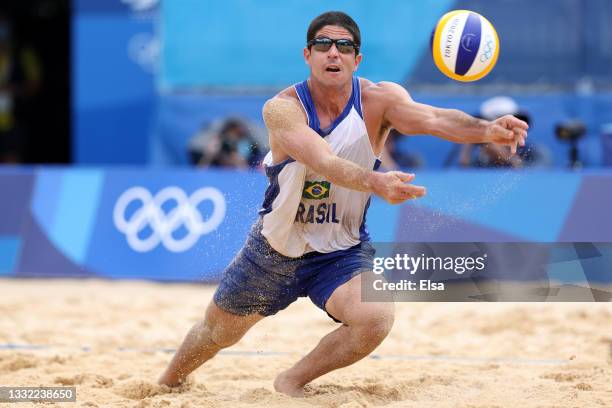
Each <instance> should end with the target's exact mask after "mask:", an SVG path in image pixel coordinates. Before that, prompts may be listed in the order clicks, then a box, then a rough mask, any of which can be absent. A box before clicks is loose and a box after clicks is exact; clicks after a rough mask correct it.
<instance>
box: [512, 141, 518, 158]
mask: <svg viewBox="0 0 612 408" xmlns="http://www.w3.org/2000/svg"><path fill="white" fill-rule="evenodd" d="M516 144H517V142H516V141H514V142H513V143H512V144H511V145H510V152H511V153H512V154H513V155H515V154H516Z"/></svg>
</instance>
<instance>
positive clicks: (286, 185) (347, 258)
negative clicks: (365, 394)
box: [159, 12, 528, 396]
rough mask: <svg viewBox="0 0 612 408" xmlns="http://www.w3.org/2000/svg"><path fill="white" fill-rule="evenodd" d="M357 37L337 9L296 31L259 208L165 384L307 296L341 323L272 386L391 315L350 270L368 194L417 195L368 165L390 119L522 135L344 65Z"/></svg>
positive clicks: (305, 378)
mask: <svg viewBox="0 0 612 408" xmlns="http://www.w3.org/2000/svg"><path fill="white" fill-rule="evenodd" d="M360 44H361V36H360V32H359V28H358V27H357V24H355V22H354V21H353V19H351V18H350V17H349V16H348V15H346V14H344V13H340V12H328V13H324V14H322V15H320V16H318V17H317V18H315V19H314V20H313V21H312V23H311V24H310V26H309V28H308V32H307V45H306V47H305V48H304V59H305V61H306V63H307V64H308V65H309V66H310V78H309V79H308V80H306V81H304V82H302V83H299V84H297V85H294V86H291V87H289V88H287V89H285V90H283V91H282V92H280V93H279V94H278V95H276V96H275V97H274V98H272V99H270V100H269V101H267V102H266V104H265V105H264V107H263V117H264V121H265V123H266V126H267V128H268V131H269V137H270V146H271V151H270V153H269V154H268V155H267V156H266V158H265V159H264V166H265V170H266V174H267V176H268V178H269V180H270V184H269V186H268V189H267V190H266V193H265V197H264V200H263V205H262V208H261V210H260V211H259V214H260V217H259V219H258V221H257V222H256V223H255V225H254V226H253V228H252V230H251V232H250V233H249V235H248V238H247V240H246V243H245V244H244V247H243V248H242V249H241V250H240V252H239V253H238V254H237V255H236V258H235V259H234V260H233V261H232V263H231V264H230V265H229V266H228V267H227V269H226V270H225V272H224V274H223V277H222V279H221V283H220V284H219V287H218V288H217V291H216V293H215V295H214V299H213V301H211V302H210V304H209V306H208V309H207V311H206V315H205V317H204V320H203V321H201V322H199V323H197V324H196V325H195V326H194V327H193V328H192V329H191V331H190V332H189V333H188V334H187V336H186V338H185V340H184V341H183V344H182V345H181V347H180V348H179V350H178V351H177V352H176V354H175V356H174V358H173V359H172V361H171V362H170V365H169V366H168V368H167V369H166V371H165V372H164V373H163V375H162V376H161V378H160V380H159V382H160V383H161V384H166V385H170V386H175V385H178V384H180V383H181V382H182V381H183V380H184V379H185V377H186V376H187V375H188V374H189V373H191V372H192V371H193V370H195V369H196V368H197V367H199V366H200V365H202V364H203V363H204V362H205V361H207V360H209V359H210V358H212V357H213V356H214V355H215V354H216V353H217V352H218V351H219V350H221V349H223V348H225V347H229V346H231V345H232V344H234V343H236V342H237V341H238V340H239V339H240V338H241V337H242V336H243V335H244V334H245V333H246V332H247V330H249V328H250V327H252V326H253V325H254V324H255V323H256V322H258V321H259V320H261V319H263V318H264V317H265V316H270V315H273V314H275V313H277V312H278V311H280V310H282V309H284V308H286V307H287V306H288V305H289V304H291V303H292V302H294V301H295V300H296V299H297V298H298V297H300V296H309V297H310V299H311V300H312V301H313V303H315V304H316V305H317V306H318V307H319V308H321V309H322V310H324V311H326V312H327V313H328V314H329V315H330V317H332V318H333V319H334V320H336V321H339V322H341V323H342V324H341V325H340V327H338V328H337V329H335V330H334V331H332V332H331V333H329V334H328V335H326V336H325V337H323V339H321V341H320V342H319V344H318V345H317V346H316V347H315V348H314V349H313V350H312V351H311V352H310V353H309V354H308V355H306V356H305V357H304V358H302V359H301V360H300V361H299V362H297V363H296V364H295V365H294V366H293V367H291V368H290V369H288V370H287V371H284V372H283V373H281V374H279V375H278V377H277V378H276V380H275V382H274V387H275V389H276V390H277V391H279V392H283V393H286V394H289V395H292V396H301V395H302V394H303V387H304V385H305V384H307V383H308V382H310V381H312V380H314V379H315V378H317V377H320V376H321V375H323V374H326V373H328V372H330V371H332V370H335V369H337V368H340V367H345V366H348V365H350V364H352V363H354V362H356V361H358V360H360V359H362V358H364V357H365V356H367V355H368V354H370V353H371V352H372V351H373V350H374V349H375V348H376V347H377V346H378V345H379V344H380V343H381V342H382V341H383V339H384V338H385V337H386V336H387V334H388V333H389V331H390V330H391V326H392V325H393V313H394V307H393V304H392V303H384V302H381V303H365V302H362V301H361V277H360V273H361V272H364V271H369V270H371V269H372V264H373V255H374V250H373V249H372V247H371V245H369V243H368V233H367V230H366V228H365V225H364V222H365V214H366V211H367V208H368V204H369V200H370V195H371V194H372V193H374V194H377V195H378V196H380V197H382V198H383V199H385V200H386V201H388V202H389V203H391V204H399V203H402V202H404V201H406V200H409V199H414V198H418V197H421V196H423V195H424V194H425V188H424V187H420V186H416V185H413V184H410V183H411V181H412V180H413V179H414V175H413V174H407V173H403V172H399V171H390V172H387V173H382V172H377V171H375V170H376V169H377V167H378V165H379V164H380V161H379V160H378V159H377V157H378V156H379V155H380V152H381V150H382V148H383V145H384V143H385V139H386V137H387V134H388V133H389V130H390V129H392V128H394V129H397V130H398V131H399V132H401V133H403V134H432V135H436V136H439V137H441V138H443V139H446V140H450V141H453V142H458V143H497V144H500V145H505V146H510V147H511V149H512V151H513V152H515V150H516V147H517V145H523V144H524V143H525V137H526V136H527V132H526V131H527V127H528V126H527V124H526V123H524V122H522V121H520V120H518V119H516V118H514V117H512V116H504V117H502V118H500V119H497V120H495V121H493V122H487V121H484V120H479V119H475V118H473V117H471V116H469V115H467V114H465V113H463V112H460V111H457V110H448V109H438V108H435V107H432V106H428V105H423V104H420V103H417V102H414V101H413V100H412V99H411V98H410V95H409V94H408V92H406V90H404V88H402V87H401V86H399V85H397V84H394V83H391V82H380V83H373V82H371V81H368V80H367V79H364V78H358V77H355V76H353V73H354V72H355V71H356V70H357V67H358V66H359V63H360V62H361V60H362V55H361V54H360V53H359V47H360Z"/></svg>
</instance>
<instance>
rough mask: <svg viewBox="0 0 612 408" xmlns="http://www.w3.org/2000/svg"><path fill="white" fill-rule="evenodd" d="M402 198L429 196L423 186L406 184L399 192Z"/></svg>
mask: <svg viewBox="0 0 612 408" xmlns="http://www.w3.org/2000/svg"><path fill="white" fill-rule="evenodd" d="M398 192H399V195H400V197H408V198H418V197H423V196H424V195H425V194H427V190H426V189H425V187H423V186H415V185H414V184H405V185H403V186H401V188H400V189H399V190H398Z"/></svg>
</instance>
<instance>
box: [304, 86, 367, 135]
mask: <svg viewBox="0 0 612 408" xmlns="http://www.w3.org/2000/svg"><path fill="white" fill-rule="evenodd" d="M294 88H295V92H296V93H297V95H298V98H299V99H300V102H302V105H304V108H305V109H306V115H307V116H308V126H310V128H311V129H312V130H314V131H315V132H317V133H318V134H319V135H321V136H322V137H325V136H327V135H329V134H330V133H331V132H333V130H334V129H335V128H336V126H338V125H339V124H340V122H342V121H343V120H344V118H346V117H347V116H348V114H349V113H350V111H351V108H352V107H353V106H354V107H355V110H356V111H357V112H358V113H359V116H361V118H362V119H363V114H362V112H361V89H360V86H359V78H357V77H353V87H352V91H351V97H350V98H349V100H348V102H347V103H346V106H345V107H344V110H343V111H342V113H341V114H340V116H338V117H337V118H336V120H334V122H333V123H332V124H331V125H330V126H329V127H328V128H325V129H321V123H320V122H319V116H318V115H317V109H316V108H315V105H314V102H313V100H312V95H311V94H310V89H309V88H308V80H305V81H303V82H300V83H299V84H295V85H294Z"/></svg>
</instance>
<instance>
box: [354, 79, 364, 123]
mask: <svg viewBox="0 0 612 408" xmlns="http://www.w3.org/2000/svg"><path fill="white" fill-rule="evenodd" d="M353 92H354V93H355V99H354V100H353V104H354V105H355V110H356V111H357V113H358V114H359V116H360V117H361V119H363V111H362V109H361V84H360V83H359V78H357V77H354V78H353Z"/></svg>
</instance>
